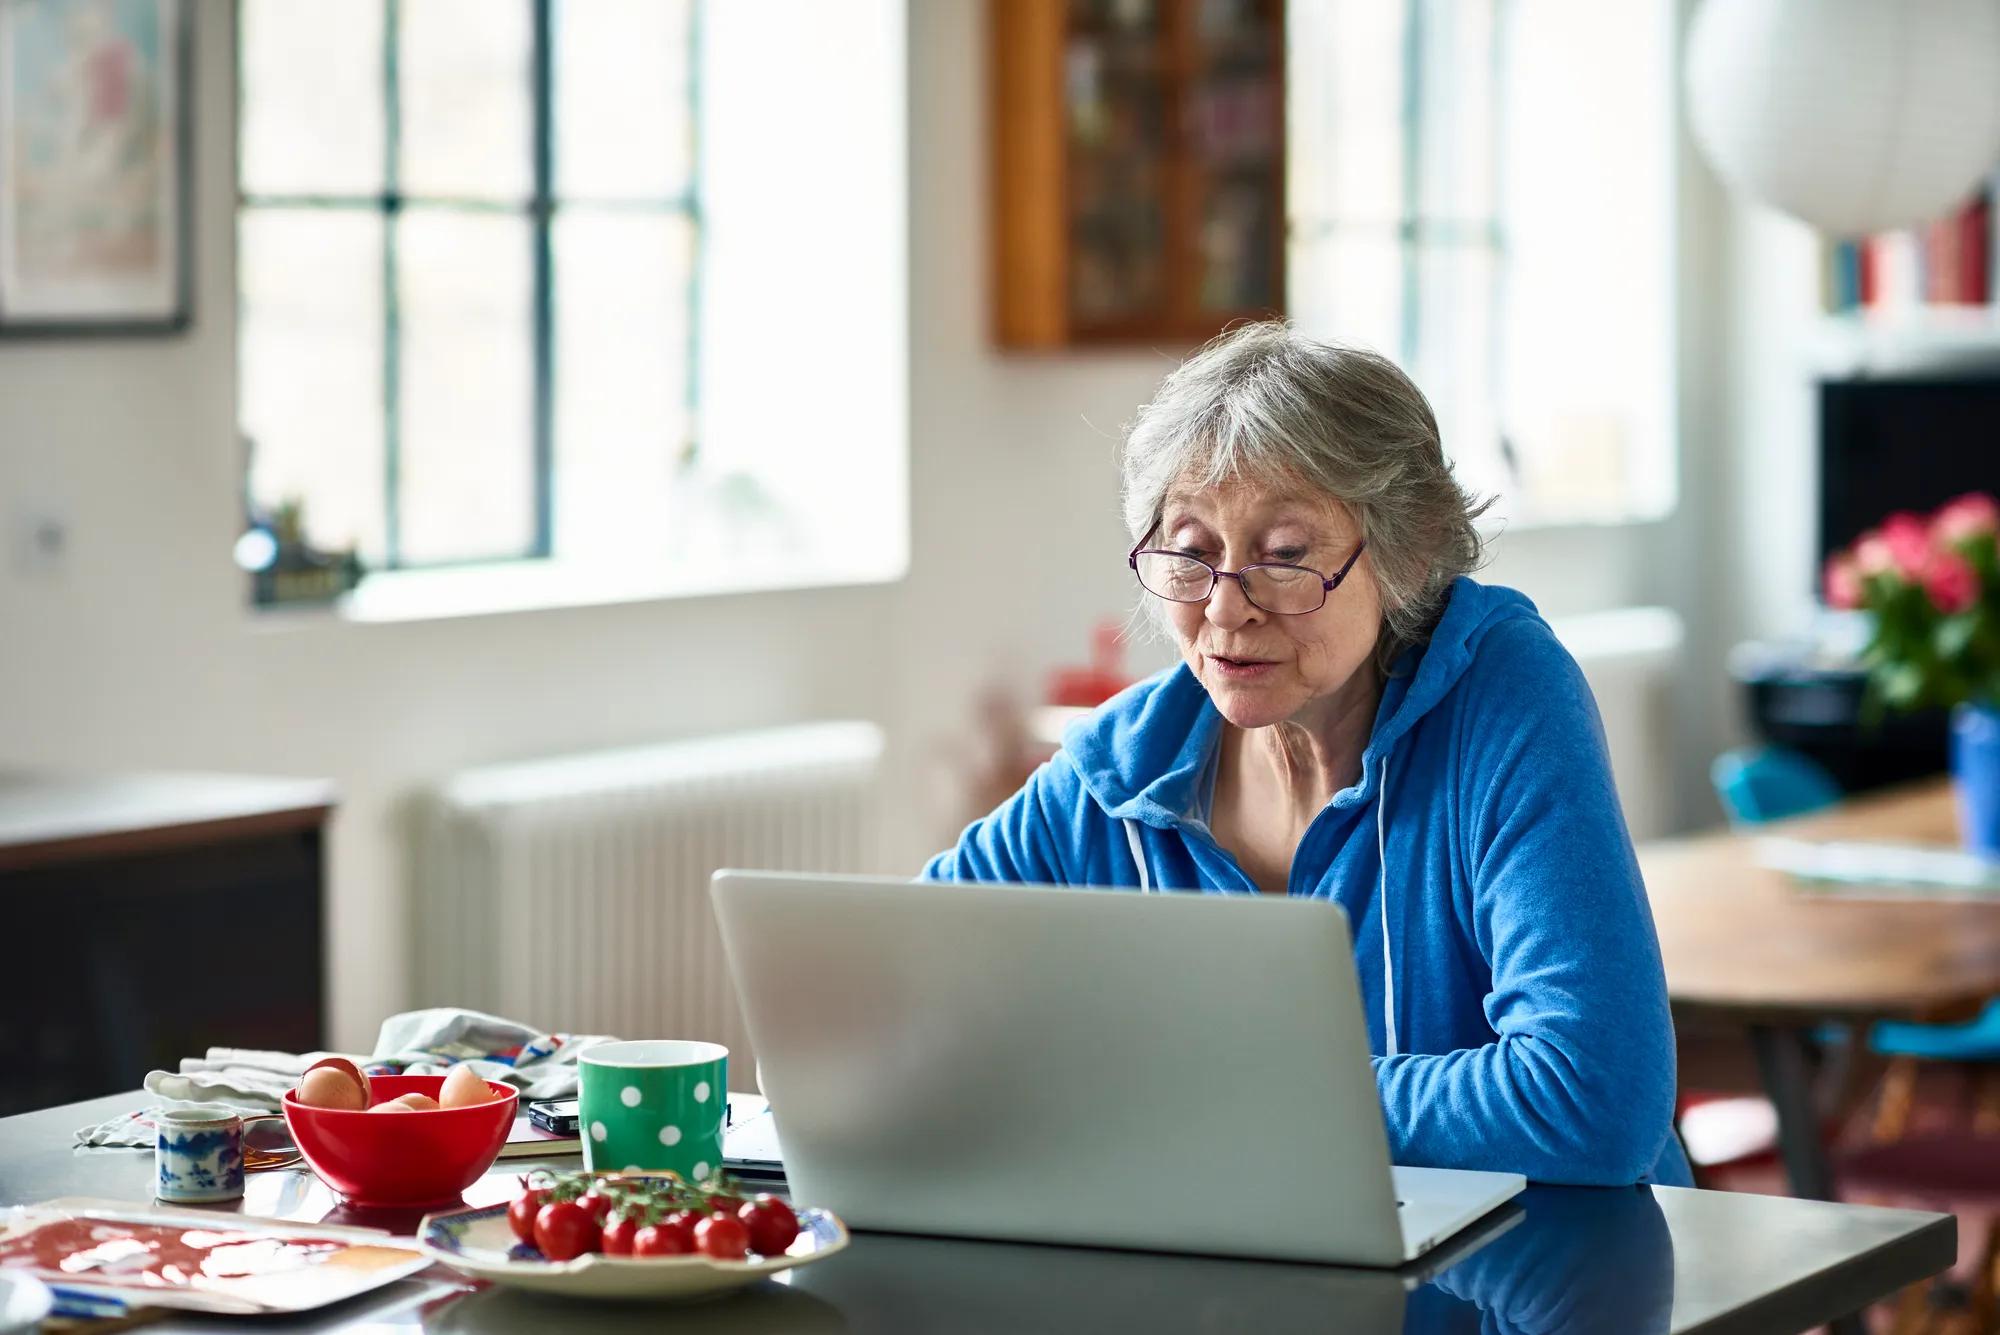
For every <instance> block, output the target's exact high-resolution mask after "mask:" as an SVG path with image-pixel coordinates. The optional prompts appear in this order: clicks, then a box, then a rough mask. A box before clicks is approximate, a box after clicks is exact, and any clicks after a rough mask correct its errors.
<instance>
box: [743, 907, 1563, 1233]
mask: <svg viewBox="0 0 2000 1335" xmlns="http://www.w3.org/2000/svg"><path fill="white" fill-rule="evenodd" d="M712 895H713V898H714V901H715V911H716V920H717V922H718V924H719V925H720V927H721V930H722V943H723V947H724V950H725V951H726V953H727V955H728V957H729V965H730V969H731V972H732V973H733V974H734V976H735V980H736V989H737V995H738V996H739V997H740V998H741V1000H742V1004H743V1013H744V1018H745V1020H746V1021H747V1023H748V1026H749V1032H750V1039H751V1042H752V1043H753V1045H754V1046H755V1048H756V1052H757V1060H758V1067H759V1070H760V1073H761V1075H760V1078H761V1082H762V1085H763V1090H764V1093H765V1094H766V1095H767V1096H769V1098H770V1101H771V1108H772V1112H773V1114H774V1115H775V1118H776V1122H777V1132H778V1137H779V1139H780V1142H781V1145H782V1153H783V1157H784V1164H785V1173H786V1176H787V1178H788V1180H789V1182H790V1185H791V1191H792V1194H793V1196H794V1197H795V1198H796V1199H798V1200H800V1201H803V1202H805V1203H808V1204H813V1205H822V1206H825V1207H827V1208H828V1209H831V1210H833V1211H834V1212H835V1213H837V1214H839V1215H840V1216H841V1217H842V1218H844V1219H845V1220H846V1221H847V1222H848V1223H849V1224H850V1225H853V1226H855V1227H859V1228H864V1229H883V1230H889V1231H895V1232H904V1233H936V1234H947V1235H957V1236H963V1237H977V1238H999V1239H1012V1240H1021V1241H1034V1242H1054V1243H1072V1244H1080V1245H1084V1246H1110V1247H1129V1248H1140V1249H1148V1250H1163V1251H1176V1252H1202V1253H1210V1254H1215V1255H1231V1256H1252V1257H1264V1258H1272V1259H1283V1260H1300V1261H1327V1262H1337V1263H1341V1264H1347V1265H1366V1266H1399V1265H1402V1264H1404V1263H1406V1262H1408V1261H1411V1260H1414V1259H1416V1258H1417V1257H1419V1256H1422V1255H1423V1254H1424V1253H1425V1252H1426V1251H1428V1250H1429V1249H1430V1248H1432V1247H1433V1246H1435V1245H1436V1244H1438V1243H1439V1242H1441V1241H1442V1240H1444V1239H1446V1238H1448V1237H1450V1236H1451V1235H1452V1234H1454V1233H1457V1232H1458V1231H1459V1230H1460V1229H1462V1228H1464V1227H1465V1226H1466V1225H1468V1224H1470V1223H1472V1222H1473V1221H1474V1220H1476V1219H1478V1218H1480V1217H1481V1216H1482V1215H1485V1214H1486V1213H1487V1212H1489V1211H1491V1210H1493V1209H1494V1208H1495V1207H1497V1206H1499V1205H1500V1204H1501V1203H1502V1202H1504V1201H1506V1200H1507V1199H1509V1198H1510V1197H1512V1196H1513V1195H1514V1194H1515V1193H1517V1192H1519V1191H1520V1190H1521V1189H1522V1187H1523V1186H1524V1185H1526V1184H1525V1182H1524V1180H1523V1179H1522V1178H1521V1177H1520V1175H1518V1174H1515V1173H1486V1172H1470V1171H1459V1170H1446V1169H1433V1168H1391V1167H1390V1164H1389V1152H1388V1142H1387V1139H1386V1137H1385V1135H1384V1132H1383V1128H1382V1110H1381V1105H1380V1103H1379V1101H1378V1098H1377V1095H1376V1091H1375V1076H1374V1072H1373V1070H1372V1069H1371V1067H1370V1065H1369V1057H1368V1035H1367V1031H1366V1029H1365V1027H1364V1026H1363V1024H1362V1019H1361V999H1360V992H1359V989H1358V987H1357V985H1356V982H1355V976H1354V954H1353V947H1352V944H1351V943H1350V941H1349V937H1348V929H1347V916H1346V915H1345V914H1344V913H1343V912H1341V910H1340V908H1339V906H1338V905H1335V904H1331V903H1328V902H1325V901H1320V900H1293V899H1275V898H1273V899H1265V898H1251V897H1248V896H1234V895H1227V896H1225V895H1194V894H1187V895H1139V894H1133V893H1129V892H1121V891H1092V890H1076V889H1061V890H1058V889H1052V888H1049V887H1044V886H990V885H956V884H954V885H941V884H935V883H927V882H910V881H903V880H884V879H875V878H869V877H844V876H818V875H795V874H781V873H772V872H746V871H719V872H717V873H716V874H715V881H714V886H713V889H712Z"/></svg>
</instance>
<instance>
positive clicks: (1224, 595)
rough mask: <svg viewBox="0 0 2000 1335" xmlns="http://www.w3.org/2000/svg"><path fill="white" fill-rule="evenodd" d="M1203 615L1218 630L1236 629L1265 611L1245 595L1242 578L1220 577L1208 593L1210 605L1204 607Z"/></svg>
mask: <svg viewBox="0 0 2000 1335" xmlns="http://www.w3.org/2000/svg"><path fill="white" fill-rule="evenodd" d="M1202 615H1203V616H1205V617H1207V618H1208V624H1209V625H1211V626H1214V627H1215V628H1216V629H1218V630H1234V629H1235V628H1236V627H1238V626H1241V625H1243V624H1244V623H1245V622H1248V621H1254V620H1255V619H1256V618H1258V617H1260V616H1262V615H1263V613H1262V612H1259V611H1258V610H1257V606H1256V604H1254V603H1252V602H1251V601H1250V600H1249V599H1248V598H1245V597H1244V596H1243V582H1242V581H1241V580H1234V579H1218V580H1216V581H1215V588H1214V589H1213V590H1212V591H1211V592H1210V593H1209V595H1208V606H1207V607H1205V608H1203V609H1202Z"/></svg>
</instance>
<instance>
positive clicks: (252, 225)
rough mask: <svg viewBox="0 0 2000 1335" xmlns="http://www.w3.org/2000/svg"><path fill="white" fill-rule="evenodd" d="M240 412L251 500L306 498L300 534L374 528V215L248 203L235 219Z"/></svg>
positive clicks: (378, 406) (378, 397)
mask: <svg viewBox="0 0 2000 1335" xmlns="http://www.w3.org/2000/svg"><path fill="white" fill-rule="evenodd" d="M236 281H237V285H238V289H239V292H240V294H241V306H240V314H239V317H238V324H237V339H238V357H239V359H240V360H239V367H240V370H239V378H238V386H237V392H238V395H239V415H238V420H239V422H240V423H241V426H242V430H243V434H244V435H245V436H246V437H248V439H249V444H250V448H251V450H252V458H251V461H250V494H251V495H252V497H253V498H254V499H255V502H256V504H257V506H258V508H259V509H262V510H270V509H274V508H275V507H277V506H278V505H280V504H282V503H285V502H287V501H294V500H299V501H304V502H305V503H306V504H305V530H306V536H307V537H308V538H309V539H310V540H311V541H312V542H313V543H315V544H317V545H319V546H322V547H328V548H336V549H344V548H346V547H347V546H348V545H349V544H353V543H358V544H359V545H360V549H361V554H362V558H363V559H364V560H366V561H368V562H369V563H370V564H375V563H379V562H380V561H381V559H382V553H383V531H382V513H383V512H382V402H383V401H382V290H383V287H382V218H381V215H380V214H378V213H375V212H373V211H367V212H364V211H362V210H359V209H355V210H347V209H340V210H333V209H245V210H244V211H243V212H242V214H241V215H240V217H239V220H238V224H237V261H236Z"/></svg>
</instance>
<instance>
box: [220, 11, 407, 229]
mask: <svg viewBox="0 0 2000 1335" xmlns="http://www.w3.org/2000/svg"><path fill="white" fill-rule="evenodd" d="M382 23H383V19H382V0H342V2H341V3H340V4H337V5H329V4H327V3H325V0H243V9H242V57H241V59H242V71H243V74H242V77H243V85H242V90H241V92H242V115H241V126H242V131H241V133H242V139H241V144H240V149H241V172H242V188H243V189H244V190H245V191H247V192H249V193H251V194H267V195H272V194H318V195H336V194H344V195H372V194H380V193H381V190H382V183H383V175H382V163H383V147H384V139H383V134H384V132H383V100H382Z"/></svg>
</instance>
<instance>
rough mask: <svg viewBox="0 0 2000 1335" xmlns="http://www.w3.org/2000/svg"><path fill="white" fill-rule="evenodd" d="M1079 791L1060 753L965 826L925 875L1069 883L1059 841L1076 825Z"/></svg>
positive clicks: (1071, 767)
mask: <svg viewBox="0 0 2000 1335" xmlns="http://www.w3.org/2000/svg"><path fill="white" fill-rule="evenodd" d="M1082 790H1083V784H1082V781H1081V780H1080V779H1079V778H1078V776H1077V773H1076V767H1075V766H1074V765H1072V764H1071V763H1070V761H1069V757H1068V756H1067V754H1064V753H1058V754H1057V755H1056V757H1055V758H1054V759H1053V760H1050V761H1049V762H1047V763H1046V764H1044V765H1042V766H1041V767H1040V768H1038V769H1037V770H1036V771H1035V772H1034V773H1033V774H1032V775H1030V776H1029V777H1028V781H1027V782H1026V783H1025V784H1022V785H1021V789H1020V791H1019V792H1017V793H1015V794H1014V795H1013V796H1012V797H1010V798H1008V799H1007V800H1006V801H1005V802H1003V803H1001V804H1000V806H999V808H998V809H997V810H995V811H994V812H993V814H992V815H990V816H986V817H983V818H981V819H979V820H976V821H974V822H973V823H972V824H971V825H968V826H967V827H966V829H965V833H964V834H962V835H960V836H959V838H958V844H957V846H956V847H954V848H950V849H947V850H946V851H944V852H942V853H940V854H938V855H937V856H936V857H934V858H932V859H931V860H930V863H929V865H928V866H926V867H925V868H924V873H923V879H925V880H927V881H1011V882H1015V883H1017V884H1027V885H1035V884H1040V885H1067V884H1071V883H1072V882H1073V880H1074V879H1075V878H1073V877H1072V876H1070V875H1069V874H1068V870H1067V865H1066V863H1067V859H1065V858H1064V856H1063V848H1062V846H1061V845H1062V841H1063V838H1064V837H1066V836H1068V835H1069V834H1070V833H1071V830H1072V827H1073V826H1074V825H1075V824H1076V819H1077V816H1076V813H1077V811H1078V808H1079V799H1080V798H1081V797H1082V796H1083V791H1082Z"/></svg>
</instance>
